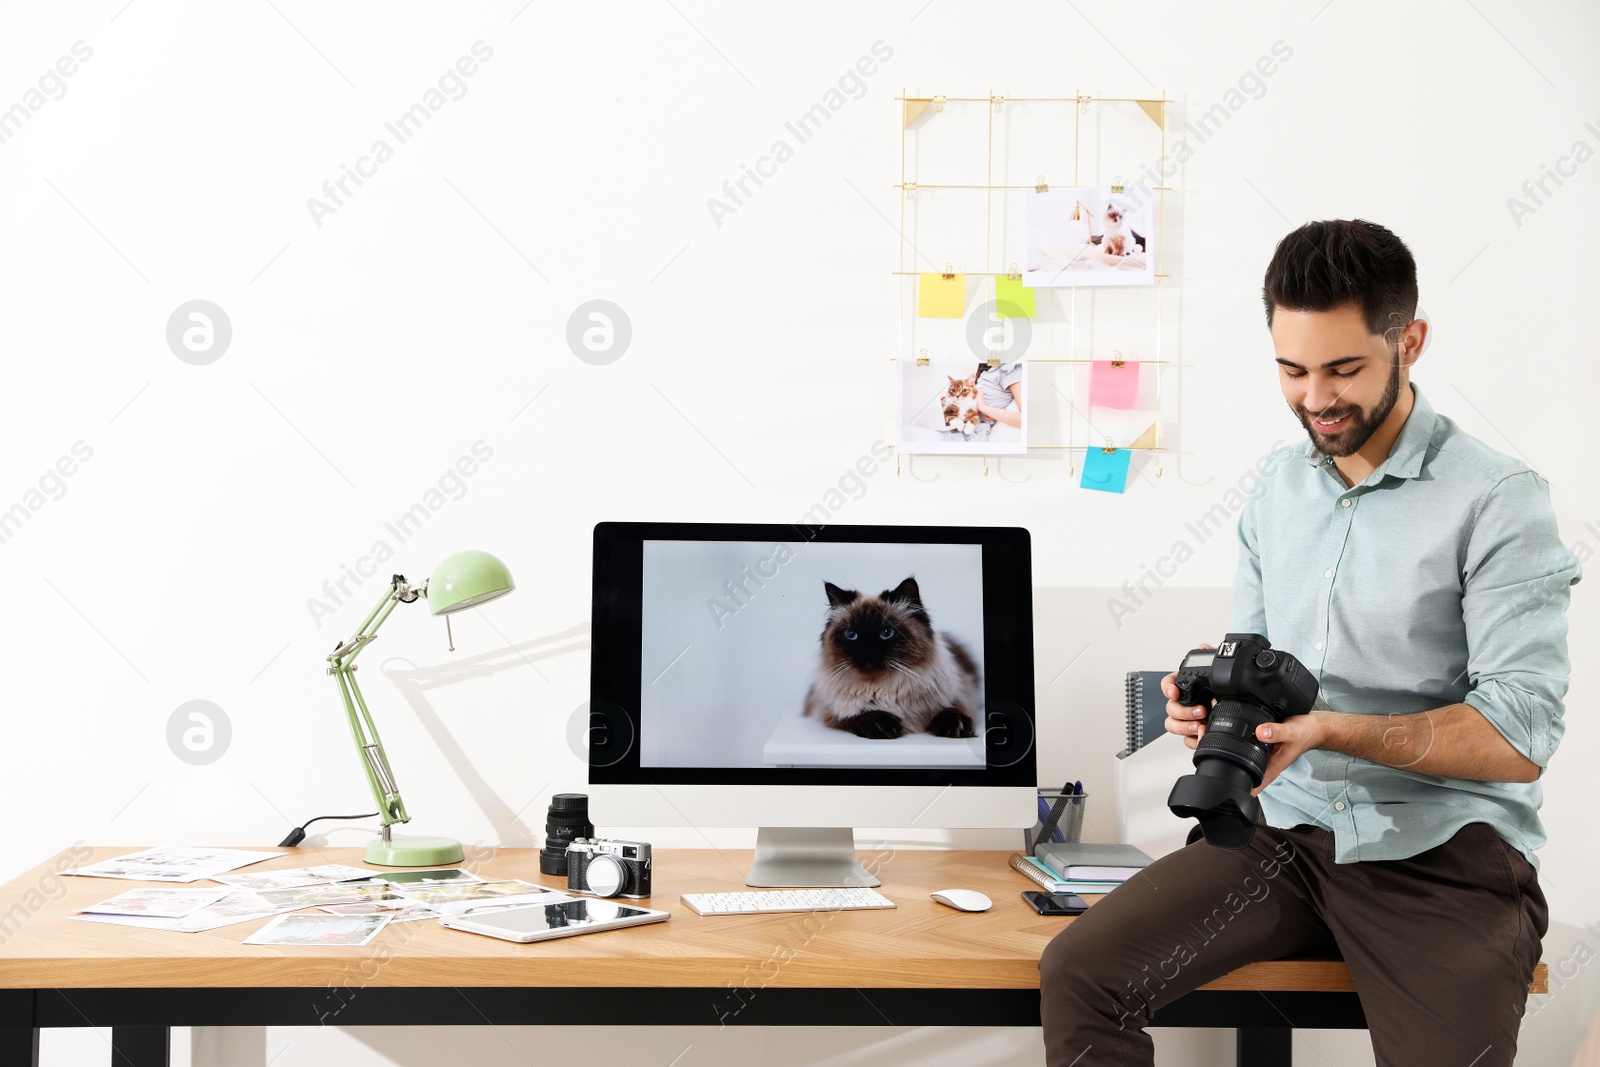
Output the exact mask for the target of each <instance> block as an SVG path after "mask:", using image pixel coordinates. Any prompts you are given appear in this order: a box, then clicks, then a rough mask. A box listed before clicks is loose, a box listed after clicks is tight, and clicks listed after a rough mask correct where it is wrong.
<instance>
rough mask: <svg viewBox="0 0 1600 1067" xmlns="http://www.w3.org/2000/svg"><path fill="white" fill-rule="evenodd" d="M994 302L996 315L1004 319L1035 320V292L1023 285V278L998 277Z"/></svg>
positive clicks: (995, 281) (996, 277)
mask: <svg viewBox="0 0 1600 1067" xmlns="http://www.w3.org/2000/svg"><path fill="white" fill-rule="evenodd" d="M994 302H995V309H994V313H995V314H996V315H997V316H999V317H1000V318H1002V319H1031V318H1033V290H1032V289H1030V288H1028V287H1027V286H1026V285H1023V284H1022V279H1021V278H1007V277H1006V276H1005V275H1003V274H1001V275H996V276H995V279H994Z"/></svg>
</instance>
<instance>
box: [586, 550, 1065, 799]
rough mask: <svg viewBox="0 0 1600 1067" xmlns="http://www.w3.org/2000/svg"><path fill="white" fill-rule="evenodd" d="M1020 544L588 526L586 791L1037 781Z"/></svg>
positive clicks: (1025, 564) (1027, 563)
mask: <svg viewBox="0 0 1600 1067" xmlns="http://www.w3.org/2000/svg"><path fill="white" fill-rule="evenodd" d="M1032 610H1033V609H1032V579H1031V560H1030V545H1029V538H1028V534H1027V531H1025V530H1021V529H1015V528H1000V527H896V526H828V527H820V528H819V527H809V526H803V525H800V526H796V525H738V524H710V523H602V524H600V525H598V526H597V527H596V528H595V555H594V616H593V668H592V685H591V700H590V715H591V722H590V731H589V742H590V757H591V758H590V781H591V782H592V783H606V782H611V783H652V784H673V783H682V784H691V783H692V784H746V785H761V784H767V785H829V784H837V785H868V784H871V785H941V786H949V785H957V786H1018V785H1028V786H1031V785H1033V784H1034V751H1033V736H1034V731H1033V706H1034V701H1033V617H1032Z"/></svg>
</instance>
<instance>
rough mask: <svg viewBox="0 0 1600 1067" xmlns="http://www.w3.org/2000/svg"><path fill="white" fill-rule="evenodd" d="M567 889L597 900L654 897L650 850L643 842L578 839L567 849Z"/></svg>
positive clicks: (596, 838) (597, 838)
mask: <svg viewBox="0 0 1600 1067" xmlns="http://www.w3.org/2000/svg"><path fill="white" fill-rule="evenodd" d="M567 888H568V889H569V890H571V891H572V892H574V893H593V894H594V895H595V896H597V897H628V898H630V899H634V900H637V899H639V898H641V897H647V896H649V895H650V846H649V845H647V844H645V843H644V842H643V841H611V840H607V839H605V838H599V837H595V838H589V837H578V838H574V839H573V841H572V844H570V845H568V846H567Z"/></svg>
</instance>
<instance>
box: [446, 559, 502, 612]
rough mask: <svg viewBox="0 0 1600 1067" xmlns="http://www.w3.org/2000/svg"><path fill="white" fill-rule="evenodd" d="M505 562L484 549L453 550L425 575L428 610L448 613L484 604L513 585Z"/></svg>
mask: <svg viewBox="0 0 1600 1067" xmlns="http://www.w3.org/2000/svg"><path fill="white" fill-rule="evenodd" d="M516 587H517V586H516V583H515V582H513V581H512V580H511V572H510V571H509V570H507V569H506V565H505V564H504V563H501V562H500V561H499V560H498V559H496V558H495V557H494V556H491V555H489V553H487V552H479V551H476V550H469V551H466V552H457V553H456V554H455V555H453V556H450V557H448V558H447V559H446V560H445V561H444V562H443V563H440V564H439V565H438V566H437V567H435V568H434V570H433V574H432V575H431V576H430V577H429V578H428V610H429V611H430V612H432V613H433V614H435V615H449V614H451V613H453V612H457V611H462V610H464V609H466V608H475V607H477V606H478V605H479V604H487V603H488V602H489V601H491V600H493V599H494V598H495V597H497V596H502V595H504V594H506V593H509V592H511V590H513V589H515V588H516Z"/></svg>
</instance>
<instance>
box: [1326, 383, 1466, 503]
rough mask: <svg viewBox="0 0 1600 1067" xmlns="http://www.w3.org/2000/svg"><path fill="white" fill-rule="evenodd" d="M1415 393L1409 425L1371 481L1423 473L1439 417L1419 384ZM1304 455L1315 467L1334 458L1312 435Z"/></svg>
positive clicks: (1369, 480) (1328, 463)
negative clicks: (1423, 464)
mask: <svg viewBox="0 0 1600 1067" xmlns="http://www.w3.org/2000/svg"><path fill="white" fill-rule="evenodd" d="M1411 396H1412V406H1411V414H1410V415H1407V416H1406V421H1405V425H1404V426H1401V427H1400V434H1399V436H1397V437H1396V438H1395V439H1394V445H1393V446H1392V447H1391V448H1390V449H1389V456H1388V458H1387V459H1385V460H1384V461H1383V462H1382V463H1380V464H1378V467H1377V469H1376V470H1374V471H1373V472H1372V473H1371V474H1370V475H1368V476H1367V479H1366V482H1367V483H1372V484H1376V483H1377V482H1378V481H1379V480H1380V479H1381V478H1383V477H1384V476H1385V475H1389V474H1392V475H1394V476H1395V477H1396V478H1415V477H1416V476H1417V475H1419V474H1421V473H1422V461H1423V459H1425V458H1426V457H1427V455H1428V445H1429V444H1430V443H1432V441H1433V430H1434V427H1435V425H1436V424H1437V423H1438V421H1439V416H1438V415H1437V414H1435V413H1434V410H1433V405H1431V404H1429V403H1428V401H1427V400H1426V399H1425V398H1424V397H1423V395H1422V390H1421V389H1420V388H1419V387H1418V386H1417V385H1415V384H1413V385H1412V386H1411ZM1300 454H1301V455H1303V456H1304V457H1305V460H1306V462H1307V463H1309V464H1310V465H1311V466H1313V467H1325V466H1330V465H1331V464H1332V463H1333V457H1332V456H1329V455H1325V454H1323V453H1322V452H1320V451H1318V450H1317V448H1316V447H1315V446H1313V445H1312V443H1311V440H1310V438H1309V437H1308V438H1307V439H1306V441H1305V443H1304V444H1302V445H1301V446H1300ZM1363 484H1366V483H1363Z"/></svg>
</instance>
